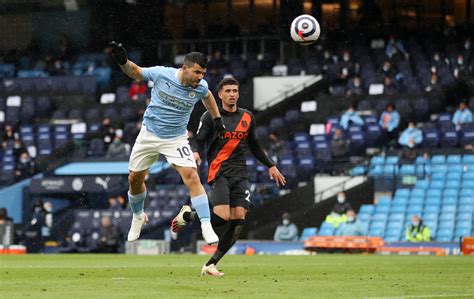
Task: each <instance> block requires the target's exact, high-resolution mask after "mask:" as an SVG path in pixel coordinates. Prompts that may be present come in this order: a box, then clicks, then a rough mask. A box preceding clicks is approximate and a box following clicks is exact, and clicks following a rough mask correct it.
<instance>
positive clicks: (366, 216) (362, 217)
mask: <svg viewBox="0 0 474 299" xmlns="http://www.w3.org/2000/svg"><path fill="white" fill-rule="evenodd" d="M371 218H372V216H371V214H367V213H362V214H361V213H359V215H357V219H358V220H359V221H360V222H363V223H369V222H370V220H371Z"/></svg>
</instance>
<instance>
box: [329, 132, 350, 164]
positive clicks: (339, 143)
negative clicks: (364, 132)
mask: <svg viewBox="0 0 474 299" xmlns="http://www.w3.org/2000/svg"><path fill="white" fill-rule="evenodd" d="M349 150H350V142H349V140H348V139H347V138H346V137H345V136H344V132H343V131H342V130H341V129H340V128H337V129H336V130H335V131H334V136H333V137H332V140H331V154H332V156H333V157H334V158H343V157H345V156H347V154H348V153H349Z"/></svg>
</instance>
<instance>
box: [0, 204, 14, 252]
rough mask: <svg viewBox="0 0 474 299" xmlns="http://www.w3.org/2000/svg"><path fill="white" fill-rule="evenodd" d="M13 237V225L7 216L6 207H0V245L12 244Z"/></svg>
mask: <svg viewBox="0 0 474 299" xmlns="http://www.w3.org/2000/svg"><path fill="white" fill-rule="evenodd" d="M14 237H15V226H14V225H13V221H11V219H10V218H8V213H7V209H5V208H0V245H11V244H13V241H14Z"/></svg>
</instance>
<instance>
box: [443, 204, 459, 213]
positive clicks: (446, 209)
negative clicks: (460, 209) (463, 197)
mask: <svg viewBox="0 0 474 299" xmlns="http://www.w3.org/2000/svg"><path fill="white" fill-rule="evenodd" d="M448 213H456V205H455V204H446V205H445V204H443V205H442V206H441V215H444V214H448Z"/></svg>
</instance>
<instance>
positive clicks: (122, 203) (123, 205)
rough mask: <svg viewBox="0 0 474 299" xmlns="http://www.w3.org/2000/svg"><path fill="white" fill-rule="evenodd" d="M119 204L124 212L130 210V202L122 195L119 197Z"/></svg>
mask: <svg viewBox="0 0 474 299" xmlns="http://www.w3.org/2000/svg"><path fill="white" fill-rule="evenodd" d="M117 204H118V205H119V207H120V208H121V209H122V210H126V209H127V208H128V200H125V196H123V195H122V194H119V195H117Z"/></svg>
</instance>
